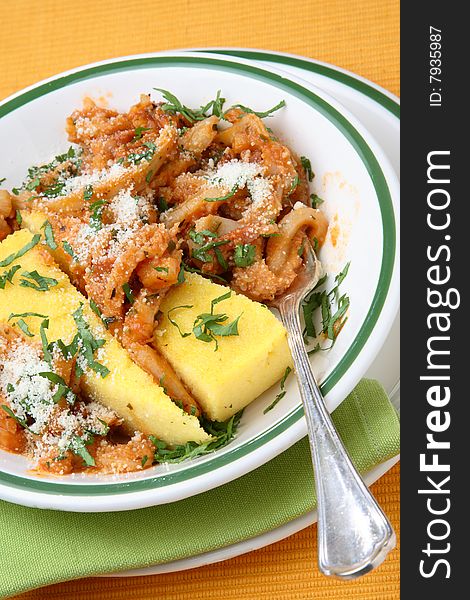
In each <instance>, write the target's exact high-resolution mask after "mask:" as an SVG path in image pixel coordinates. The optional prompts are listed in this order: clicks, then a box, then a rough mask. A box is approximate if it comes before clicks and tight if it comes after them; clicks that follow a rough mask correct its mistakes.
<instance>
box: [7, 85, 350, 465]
mask: <svg viewBox="0 0 470 600" xmlns="http://www.w3.org/2000/svg"><path fill="white" fill-rule="evenodd" d="M162 93H163V96H164V101H162V102H155V101H152V100H151V97H150V95H142V96H141V98H140V101H139V103H138V104H136V105H134V106H132V107H131V108H130V110H129V111H128V112H126V113H118V112H117V111H115V110H112V109H109V108H104V107H100V106H98V105H97V104H96V103H95V102H94V101H93V100H91V99H89V98H88V99H86V100H85V102H84V106H83V108H82V109H80V110H76V111H74V112H73V113H72V115H71V116H70V117H69V118H68V119H67V125H66V127H67V133H68V137H69V140H70V142H72V143H73V145H72V146H70V148H69V149H68V151H66V152H65V153H63V154H61V155H59V156H56V157H55V158H54V159H53V160H51V161H50V162H48V163H47V164H43V165H41V166H32V167H30V168H29V169H28V176H27V178H26V180H25V181H24V183H23V184H22V186H21V188H19V189H18V188H15V189H13V190H12V191H11V192H9V191H7V190H1V191H0V219H1V233H0V237H1V238H2V242H1V244H0V267H1V268H2V272H0V400H1V409H2V410H1V412H0V447H1V448H3V449H5V450H8V451H12V452H19V453H25V454H26V455H27V456H28V457H30V458H31V459H32V460H33V464H34V469H35V470H37V471H38V472H47V473H53V474H56V475H68V474H70V473H73V472H77V471H83V470H87V471H90V472H96V471H98V472H101V473H126V472H131V471H137V470H143V469H147V468H149V467H151V466H152V465H153V464H154V463H155V462H159V461H166V460H179V459H182V458H187V457H194V456H198V455H200V454H203V453H206V452H208V451H213V450H214V449H216V448H218V447H220V446H221V445H222V444H225V443H227V442H228V441H229V440H230V439H231V437H232V435H233V433H234V429H235V426H236V424H237V423H238V420H239V415H240V412H239V411H241V410H242V409H243V408H244V407H245V406H246V405H248V404H249V403H250V402H251V401H252V400H254V399H255V398H256V397H257V396H259V395H260V394H261V393H262V392H264V391H265V390H266V389H267V388H269V387H270V386H271V385H272V384H274V383H275V382H276V381H277V380H279V379H281V377H282V375H283V374H284V373H286V370H290V363H291V359H290V354H289V349H288V346H287V342H286V333H285V330H284V328H283V327H282V325H281V324H280V322H278V321H277V319H276V318H275V317H274V315H273V314H272V313H271V312H270V311H269V310H268V308H267V306H266V305H265V304H260V303H259V302H269V301H271V300H273V299H274V298H275V297H276V296H278V295H279V294H282V293H283V292H284V291H285V290H286V289H288V288H289V287H290V286H291V284H292V283H293V282H294V281H295V278H296V277H297V274H298V273H299V271H300V269H301V268H302V261H303V254H304V248H305V244H307V243H308V244H312V245H313V246H314V247H315V248H320V247H321V245H322V244H323V242H324V240H325V237H326V233H327V230H328V222H327V219H326V217H325V216H324V214H323V213H322V211H321V210H320V209H319V208H317V206H316V204H317V203H319V202H320V199H319V198H318V197H316V196H315V195H313V194H310V191H309V185H308V180H309V178H310V179H311V178H312V177H313V173H312V172H311V166H310V161H309V160H308V159H307V158H306V157H300V158H299V157H298V156H297V155H296V154H295V153H294V152H293V151H292V150H290V149H289V148H288V147H287V146H285V145H284V144H283V143H282V142H281V141H280V140H279V139H278V138H277V137H276V135H275V133H274V132H273V131H272V130H271V129H270V128H269V127H266V125H265V123H264V122H263V120H262V118H261V117H263V116H268V115H269V114H270V113H271V112H272V110H271V111H267V112H265V113H256V112H255V111H254V110H252V109H251V108H248V107H245V106H242V105H239V106H234V107H231V108H229V109H226V110H224V102H225V101H224V99H223V98H222V97H221V95H220V92H218V93H217V96H216V98H215V99H214V100H213V101H211V102H210V103H209V104H208V105H206V106H203V107H201V108H200V109H198V110H194V109H190V108H187V107H186V106H184V105H183V104H181V102H180V101H179V100H178V99H177V98H176V97H175V96H174V95H173V94H171V93H170V92H168V91H165V90H162ZM283 105H284V103H281V104H280V105H279V106H277V107H275V108H274V109H273V110H276V109H280V108H282V106H283ZM211 280H212V281H211ZM216 282H217V283H216ZM221 284H222V285H221ZM347 308H348V303H347V301H346V297H344V298H343V300H341V301H340V303H339V309H338V311H337V312H336V313H335V315H334V316H333V317H332V316H331V314H330V317H329V319H328V322H326V323H325V327H324V331H325V333H327V334H328V335H329V337H330V339H332V340H333V341H334V339H335V338H336V335H337V332H338V331H339V330H340V329H341V327H342V324H343V323H344V321H345V319H346V316H345V315H346V311H347ZM328 310H330V309H329V308H328ZM330 313H331V311H330ZM312 326H313V325H312ZM247 359H248V360H247Z"/></svg>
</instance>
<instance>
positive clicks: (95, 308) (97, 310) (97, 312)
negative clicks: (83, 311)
mask: <svg viewBox="0 0 470 600" xmlns="http://www.w3.org/2000/svg"><path fill="white" fill-rule="evenodd" d="M90 308H91V310H92V311H93V312H94V313H95V315H96V316H97V317H99V318H100V319H101V321H102V323H103V325H104V326H105V327H106V329H108V327H109V324H110V323H113V322H114V321H115V318H114V317H103V313H102V312H101V310H100V308H99V306H98V305H97V304H96V302H95V301H94V300H93V299H92V298H90Z"/></svg>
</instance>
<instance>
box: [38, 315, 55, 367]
mask: <svg viewBox="0 0 470 600" xmlns="http://www.w3.org/2000/svg"><path fill="white" fill-rule="evenodd" d="M48 328H49V319H44V321H43V322H42V323H41V325H40V327H39V335H40V336H41V344H42V353H43V355H44V360H45V361H46V362H47V363H48V364H49V365H50V364H52V354H51V351H50V344H49V342H48V340H47V335H46V329H48Z"/></svg>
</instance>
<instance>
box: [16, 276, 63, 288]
mask: <svg viewBox="0 0 470 600" xmlns="http://www.w3.org/2000/svg"><path fill="white" fill-rule="evenodd" d="M21 277H23V278H24V279H20V286H21V287H28V288H32V289H33V290H36V291H37V292H48V291H49V290H50V289H51V288H52V287H55V286H56V285H58V283H59V282H58V281H57V279H54V278H53V277H44V276H43V275H40V274H39V273H38V272H37V271H23V273H21ZM28 280H30V281H28Z"/></svg>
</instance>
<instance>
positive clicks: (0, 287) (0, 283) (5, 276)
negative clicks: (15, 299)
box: [0, 265, 21, 290]
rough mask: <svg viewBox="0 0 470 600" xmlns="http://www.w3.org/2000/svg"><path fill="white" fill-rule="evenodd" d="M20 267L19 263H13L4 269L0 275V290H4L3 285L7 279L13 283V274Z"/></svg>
mask: <svg viewBox="0 0 470 600" xmlns="http://www.w3.org/2000/svg"><path fill="white" fill-rule="evenodd" d="M19 269H21V265H14V266H13V267H11V268H10V269H9V270H8V271H4V272H3V273H2V274H1V275H0V290H4V289H5V286H6V284H7V281H8V282H9V283H13V277H14V275H15V273H16V272H17V271H18V270H19Z"/></svg>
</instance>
